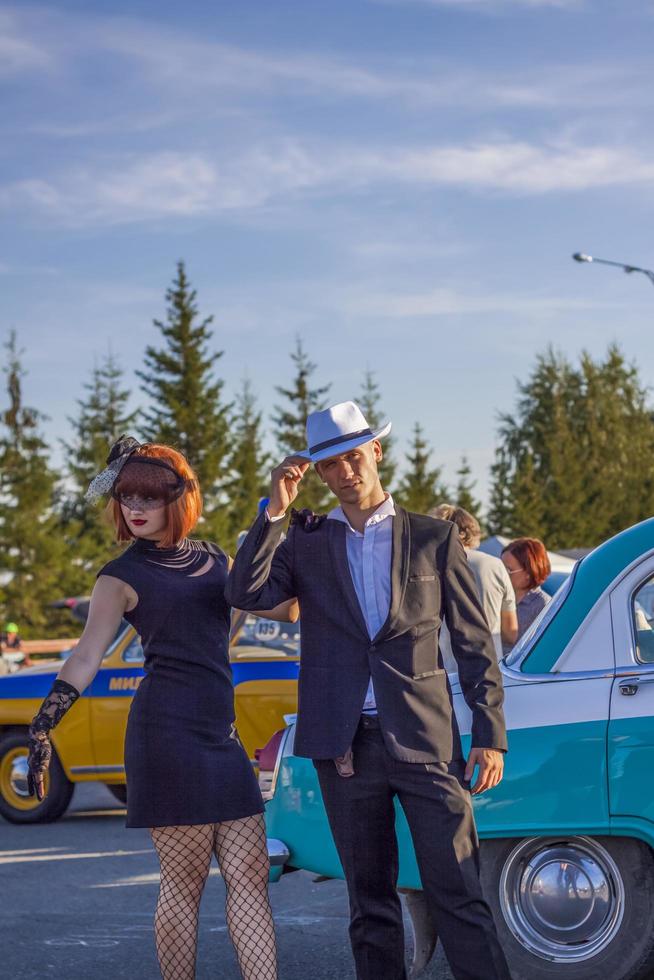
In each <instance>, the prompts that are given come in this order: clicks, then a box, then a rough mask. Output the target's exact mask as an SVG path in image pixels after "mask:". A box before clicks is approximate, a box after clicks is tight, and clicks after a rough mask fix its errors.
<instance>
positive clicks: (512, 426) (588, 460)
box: [489, 345, 654, 548]
mask: <svg viewBox="0 0 654 980" xmlns="http://www.w3.org/2000/svg"><path fill="white" fill-rule="evenodd" d="M518 391H519V397H518V403H517V408H516V411H515V413H514V414H513V415H505V416H503V417H502V420H501V421H502V424H501V428H500V447H499V451H498V457H497V459H498V463H496V469H495V472H494V486H493V503H492V506H491V513H490V515H489V520H490V522H491V525H492V526H493V529H494V530H499V524H500V521H499V520H497V519H496V518H497V516H498V513H499V509H500V508H499V507H498V501H499V502H501V503H502V505H503V506H504V505H505V510H504V512H503V514H502V515H501V516H502V521H503V528H502V529H503V530H506V532H507V533H509V534H511V535H520V534H528V535H533V536H535V537H541V538H543V540H545V542H546V544H547V545H548V546H549V547H550V548H573V547H579V546H592V545H595V544H598V543H599V542H600V541H602V540H604V539H605V538H606V537H608V536H610V535H612V534H615V533H616V532H618V531H620V530H621V529H622V528H624V527H627V526H629V525H630V524H633V523H636V522H637V521H639V520H642V519H644V518H645V517H647V516H649V515H651V513H652V510H653V509H654V419H653V417H652V412H651V409H650V407H649V406H648V403H647V392H646V389H645V388H644V387H643V386H642V384H641V382H640V380H639V377H638V371H637V369H636V368H635V367H634V366H630V365H628V364H627V363H626V362H625V359H624V356H623V354H622V353H621V352H620V350H619V348H618V347H617V346H615V345H612V346H611V347H610V348H609V350H608V352H607V355H606V358H605V359H604V360H603V361H598V362H596V361H594V360H593V359H592V358H591V357H590V355H589V354H587V353H584V354H582V356H581V363H580V366H579V367H578V368H577V367H574V366H573V365H572V364H570V363H569V362H568V361H567V360H566V359H565V358H563V357H561V356H560V355H556V354H555V353H554V352H553V351H552V350H551V349H548V350H547V351H546V352H545V353H544V354H541V355H539V356H538V358H537V360H536V365H535V367H534V370H533V371H532V373H531V375H530V376H529V378H528V379H527V380H526V381H525V382H524V383H522V384H520V385H519V387H518ZM500 464H501V465H500Z"/></svg>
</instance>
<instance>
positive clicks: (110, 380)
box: [62, 353, 138, 593]
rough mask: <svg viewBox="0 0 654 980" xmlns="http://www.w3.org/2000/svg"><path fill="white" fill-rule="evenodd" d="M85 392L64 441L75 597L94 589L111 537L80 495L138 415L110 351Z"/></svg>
mask: <svg viewBox="0 0 654 980" xmlns="http://www.w3.org/2000/svg"><path fill="white" fill-rule="evenodd" d="M84 390H85V391H86V396H85V397H83V398H79V399H78V400H77V405H78V414H77V417H75V418H71V417H69V419H68V421H69V423H70V425H71V427H72V429H73V439H72V440H71V442H65V441H64V440H62V445H63V447H64V449H65V451H66V470H67V475H68V483H69V487H70V489H69V492H68V494H67V499H66V500H65V503H64V506H63V512H62V525H63V532H64V534H65V537H66V540H67V541H68V543H69V545H70V546H71V547H72V548H73V549H74V552H75V555H76V562H75V568H76V569H77V570H78V573H79V582H78V583H77V584H75V585H74V586H73V591H74V592H76V593H79V592H86V591H88V590H89V589H90V588H91V587H92V585H93V576H94V573H95V571H97V568H98V566H99V565H100V564H101V563H103V562H104V561H107V560H108V559H109V558H110V557H111V552H112V550H113V545H114V537H115V535H114V529H113V525H111V524H110V522H109V521H108V520H107V519H106V517H105V513H104V509H103V508H101V507H100V506H98V505H93V504H89V503H88V501H86V500H85V498H84V494H85V493H86V490H87V487H88V485H89V483H90V482H91V480H92V479H93V477H94V476H95V475H96V474H97V473H99V472H100V471H101V470H102V469H103V468H104V466H105V465H106V459H107V455H108V453H109V449H110V447H111V445H112V443H113V442H115V440H116V439H117V438H118V437H119V436H120V435H122V434H123V433H125V432H129V431H130V429H131V428H132V427H133V425H134V424H135V420H136V418H137V415H138V413H137V412H130V411H129V410H128V402H129V398H130V392H129V390H127V389H126V388H124V387H123V371H122V369H121V367H120V365H119V364H118V362H117V360H116V358H115V357H114V355H113V354H112V353H109V354H108V355H107V356H106V357H104V358H103V360H102V361H101V363H100V365H99V366H98V365H96V366H95V367H94V368H93V371H92V373H91V380H90V381H89V382H87V383H86V384H85V385H84Z"/></svg>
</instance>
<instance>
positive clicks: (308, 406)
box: [272, 337, 331, 511]
mask: <svg viewBox="0 0 654 980" xmlns="http://www.w3.org/2000/svg"><path fill="white" fill-rule="evenodd" d="M291 360H292V361H293V364H294V365H295V377H294V378H293V382H292V387H291V388H281V387H277V388H276V389H275V390H276V391H277V393H278V394H279V395H282V397H283V398H286V399H287V401H288V405H287V406H286V407H284V406H279V405H276V406H275V412H276V414H275V415H273V417H272V421H273V423H274V424H275V427H276V432H275V436H276V440H277V445H278V447H279V454H280V461H281V460H282V459H283V458H284V457H285V456H288V455H290V454H291V453H294V452H298V451H299V450H302V449H304V448H305V447H306V442H307V436H306V421H307V416H308V415H309V414H310V413H311V412H316V411H320V410H321V409H323V408H324V407H325V396H326V394H327V392H328V391H329V389H330V387H331V385H323V386H322V387H320V388H312V387H311V386H310V382H311V377H312V375H313V373H314V371H315V370H316V365H315V364H314V363H313V362H312V361H310V360H309V357H308V355H307V353H306V352H305V350H304V347H303V345H302V341H301V340H300V338H299V337H298V338H297V341H296V346H295V351H294V353H292V354H291ZM327 499H328V491H327V489H326V487H325V485H324V483H323V482H322V481H321V479H320V477H319V476H318V474H317V473H316V472H315V470H314V469H313V467H311V468H310V469H309V470H307V472H306V474H305V476H304V478H303V480H302V482H301V483H300V492H299V494H298V496H297V500H296V503H295V507H296V508H297V509H298V510H299V509H301V508H303V507H309V508H310V509H311V510H314V511H319V510H321V508H323V507H324V506H325V504H326V502H327Z"/></svg>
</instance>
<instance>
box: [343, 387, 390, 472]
mask: <svg viewBox="0 0 654 980" xmlns="http://www.w3.org/2000/svg"><path fill="white" fill-rule="evenodd" d="M379 398H380V396H379V386H378V384H377V382H376V381H375V376H374V374H373V372H372V371H370V370H366V371H365V373H364V375H363V384H362V386H361V392H360V394H359V397H358V398H355V399H354V400H355V402H356V403H357V405H358V406H359V408H360V409H361V411H362V412H363V414H364V415H365V417H366V420H367V422H368V425H369V426H370V428H371V429H372V430H373V431H374V430H375V429H379V428H380V427H381V426H382V425H383V424H384V422H385V421H386V419H385V418H384V416H383V413H382V412H381V409H380V407H379ZM393 442H394V440H393V436H392V435H390V434H389V435H387V436H385V437H384V439H383V441H382V449H383V451H384V458H383V459H382V461H381V463H379V466H378V469H379V478H380V480H381V483H382V486H383V487H384V488H385V489H386V490H391V488H392V485H393V477H394V476H395V470H396V469H397V467H396V465H395V461H394V460H393V456H392V452H391V450H392V447H393Z"/></svg>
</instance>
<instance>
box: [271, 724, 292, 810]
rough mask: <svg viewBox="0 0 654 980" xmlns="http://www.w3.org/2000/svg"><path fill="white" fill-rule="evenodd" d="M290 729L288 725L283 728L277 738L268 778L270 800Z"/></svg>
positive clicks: (273, 793)
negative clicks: (273, 766) (279, 736)
mask: <svg viewBox="0 0 654 980" xmlns="http://www.w3.org/2000/svg"><path fill="white" fill-rule="evenodd" d="M290 730H291V726H290V725H289V726H288V727H287V728H286V729H285V731H284V734H283V735H282V737H281V739H280V740H279V748H278V749H277V758H276V759H275V768H274V769H273V774H272V779H271V780H270V789H269V791H268V792H269V793H270V799H271V800H272V798H273V796H274V795H275V787H276V786H277V777H278V776H279V770H280V768H281V765H282V756H283V754H284V746H285V745H286V742H287V740H288V733H289V732H290Z"/></svg>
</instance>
